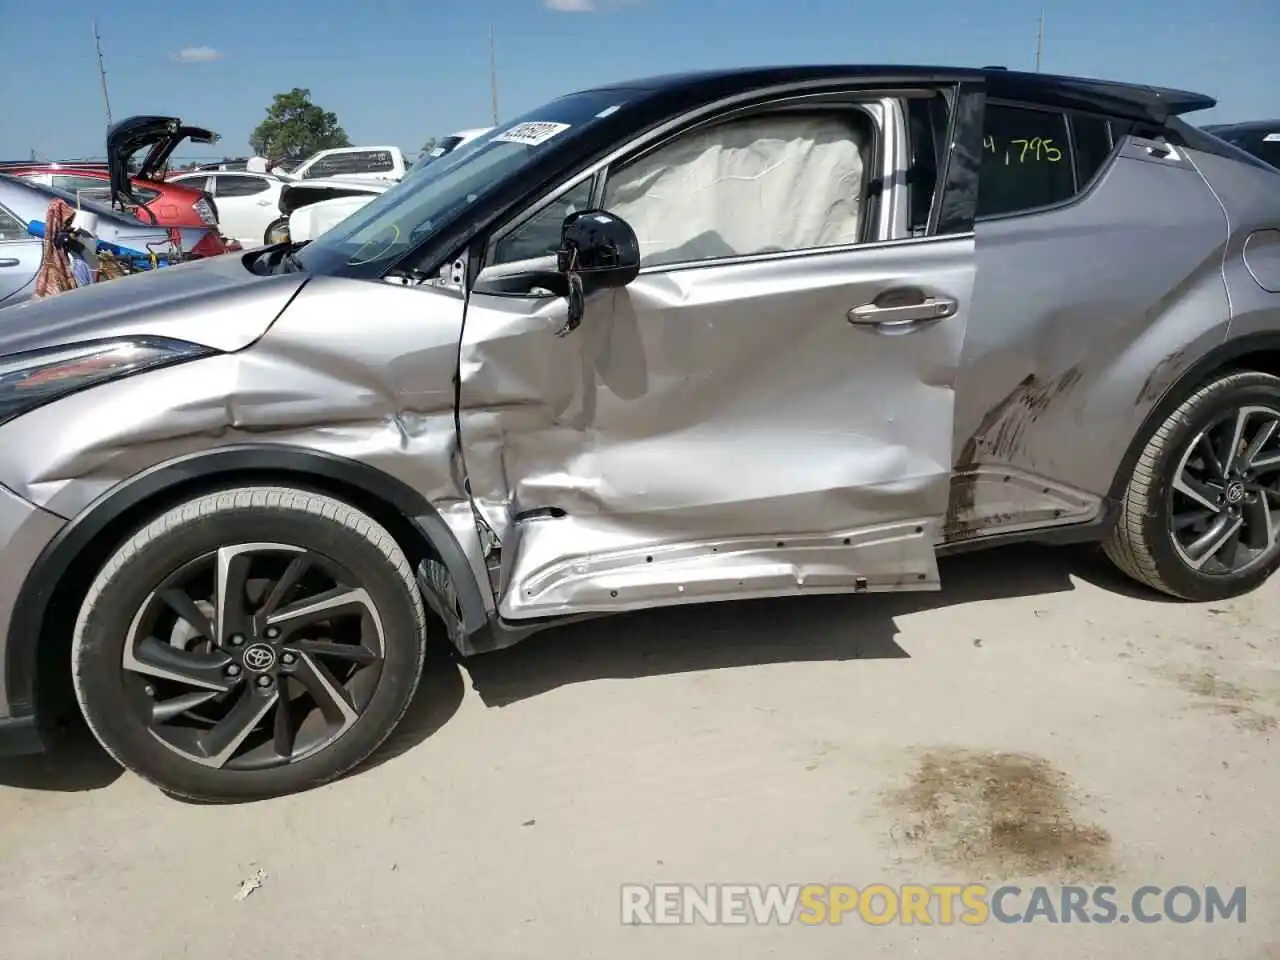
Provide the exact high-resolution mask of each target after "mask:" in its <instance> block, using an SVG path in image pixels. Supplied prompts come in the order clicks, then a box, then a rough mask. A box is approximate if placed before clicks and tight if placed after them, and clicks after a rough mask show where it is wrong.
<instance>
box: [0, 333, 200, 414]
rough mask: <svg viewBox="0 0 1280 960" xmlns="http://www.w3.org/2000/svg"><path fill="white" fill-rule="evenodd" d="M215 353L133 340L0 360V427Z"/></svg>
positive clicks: (162, 341)
mask: <svg viewBox="0 0 1280 960" xmlns="http://www.w3.org/2000/svg"><path fill="white" fill-rule="evenodd" d="M214 352H215V351H213V350H210V349H209V348H208V347H202V346H198V345H197V344H194V343H186V342H185V341H182V340H168V339H165V338H162V337H134V338H129V339H121V340H98V341H95V342H91V343H79V344H74V345H71V346H67V347H56V348H53V349H46V350H31V351H28V352H26V353H15V354H12V355H11V356H7V357H0V423H4V422H5V421H6V420H12V419H13V418H14V417H17V416H21V415H22V414H24V413H27V412H29V411H31V410H34V409H36V407H41V406H44V405H45V404H46V403H51V402H53V401H54V400H58V399H60V398H61V397H65V396H67V395H68V394H70V393H75V392H77V391H79V390H84V389H85V388H86V387H93V386H97V385H98V384H100V383H105V382H107V381H108V380H118V379H119V378H121V377H127V376H130V375H132V374H135V373H141V372H142V371H144V370H152V369H155V368H156V367H164V366H168V365H170V364H173V363H181V362H183V361H184V360H195V359H196V358H198V357H204V356H209V355H210V354H212V353H214Z"/></svg>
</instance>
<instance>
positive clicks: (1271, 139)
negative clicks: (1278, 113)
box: [1262, 133, 1280, 143]
mask: <svg viewBox="0 0 1280 960" xmlns="http://www.w3.org/2000/svg"><path fill="white" fill-rule="evenodd" d="M1262 142H1263V143H1280V133H1268V134H1267V135H1266V136H1265V137H1263V138H1262Z"/></svg>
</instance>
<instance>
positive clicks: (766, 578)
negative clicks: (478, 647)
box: [459, 238, 973, 620]
mask: <svg viewBox="0 0 1280 960" xmlns="http://www.w3.org/2000/svg"><path fill="white" fill-rule="evenodd" d="M972 286H973V246H972V239H971V238H957V239H934V240H923V241H912V242H905V243H896V244H882V245H875V246H865V247H861V248H856V249H845V250H840V251H833V252H823V253H819V254H811V255H807V256H780V257H776V258H772V259H768V258H766V259H759V260H754V261H746V262H742V261H740V262H732V263H721V264H716V265H707V266H695V267H685V268H683V269H667V270H653V271H649V272H646V273H643V274H642V275H641V276H640V277H639V278H638V279H637V280H636V281H635V282H633V283H632V284H631V285H630V286H629V287H627V288H625V289H622V290H617V291H604V292H601V293H598V294H596V295H594V296H592V297H590V298H589V299H588V302H587V310H586V316H585V319H584V321H583V323H582V326H581V327H580V328H579V329H578V330H577V331H576V332H575V333H573V334H572V335H570V336H567V337H564V338H559V337H557V336H556V335H555V334H556V331H557V330H558V329H559V328H560V327H561V325H562V324H563V322H564V318H565V310H566V307H565V303H564V301H563V300H559V299H551V298H544V299H536V298H520V297H500V296H492V295H481V294H473V295H472V296H471V298H470V301H469V303H468V307H467V314H466V319H465V323H464V328H463V338H462V344H461V355H460V365H459V372H460V394H459V426H460V429H461V438H462V449H463V453H464V458H465V461H466V469H467V474H468V478H469V483H470V491H471V494H472V497H473V500H474V503H475V505H476V508H477V511H478V513H479V514H480V515H481V516H482V517H483V519H484V521H485V522H486V523H488V525H489V526H490V527H492V529H493V531H494V532H495V533H496V534H497V536H498V538H499V539H500V541H501V557H502V570H501V577H500V583H499V598H498V610H499V612H500V613H501V615H502V616H503V617H505V618H507V619H512V620H518V619H523V618H530V617H543V616H551V615H561V614H572V613H588V612H611V611H620V610H627V609H632V608H638V607H645V606H652V605H655V604H658V605H660V604H676V603H684V602H693V601H705V600H724V599H734V598H743V597H752V596H773V595H781V594H789V593H824V592H844V591H859V590H868V591H876V590H895V589H936V588H937V586H938V573H937V566H936V563H935V558H934V541H935V540H936V538H937V535H938V529H939V525H940V523H941V520H942V517H943V515H944V514H945V511H946V505H947V490H948V484H949V479H950V473H951V463H952V449H951V444H952V417H953V384H954V379H955V372H956V365H957V361H958V359H959V356H960V350H961V345H962V343H963V340H964V331H965V325H966V322H967V317H968V307H969V301H970V296H971V291H972ZM911 290H916V291H919V292H923V293H924V294H925V295H927V296H928V297H930V298H932V300H933V302H936V303H943V304H946V303H954V305H955V307H954V312H951V313H950V315H947V316H941V315H942V314H943V313H947V312H948V311H947V309H946V307H942V308H939V314H938V316H939V317H940V318H935V319H925V320H919V321H910V320H909V318H910V317H911V316H912V315H915V316H919V315H920V314H921V311H920V310H916V311H914V313H913V311H910V310H899V311H893V310H889V311H883V312H882V313H881V315H880V317H881V318H882V319H886V320H889V321H891V322H890V323H888V324H884V325H880V326H877V325H875V324H874V323H873V322H872V321H874V320H875V319H876V315H875V314H874V313H870V312H869V311H868V310H866V309H860V308H865V307H866V306H867V305H870V304H872V303H873V302H876V301H877V298H879V301H878V302H879V305H881V306H893V305H894V303H895V301H894V300H893V298H894V297H895V296H896V297H897V298H898V299H897V301H896V303H898V304H899V305H900V304H902V303H907V304H908V305H910V300H911V298H910V296H909V292H910V291H911ZM904 291H906V292H907V294H908V295H907V296H905V297H904V296H903V294H904ZM886 297H887V298H888V299H886ZM854 321H857V322H854Z"/></svg>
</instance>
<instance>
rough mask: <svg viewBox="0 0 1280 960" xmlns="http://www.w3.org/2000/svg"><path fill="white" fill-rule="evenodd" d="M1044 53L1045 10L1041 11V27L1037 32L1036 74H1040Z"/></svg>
mask: <svg viewBox="0 0 1280 960" xmlns="http://www.w3.org/2000/svg"><path fill="white" fill-rule="evenodd" d="M1043 52H1044V10H1043V9H1042V10H1041V11H1040V27H1039V29H1037V30H1036V73H1039V72H1040V55H1041V54H1042V53H1043Z"/></svg>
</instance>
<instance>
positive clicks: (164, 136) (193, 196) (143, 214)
mask: <svg viewBox="0 0 1280 960" xmlns="http://www.w3.org/2000/svg"><path fill="white" fill-rule="evenodd" d="M188 139H190V140H192V141H193V142H195V143H214V142H215V141H217V140H218V139H219V137H218V135H217V134H216V133H213V132H212V131H210V130H204V129H201V128H199V127H188V126H184V125H183V123H182V121H181V120H179V119H177V118H176V117H151V116H140V117H129V118H128V119H126V120H121V121H120V122H119V123H117V124H115V125H114V126H113V127H112V128H111V130H110V131H108V133H107V157H108V160H107V163H106V164H102V165H99V164H76V163H74V162H73V163H43V164H36V163H33V164H6V165H5V166H4V172H5V173H7V174H9V175H10V176H15V177H21V178H22V179H24V180H30V181H32V182H34V183H40V184H44V185H45V186H50V187H56V188H59V189H61V190H65V191H66V192H68V193H71V194H74V195H76V196H82V197H84V198H86V199H89V200H96V201H99V202H101V203H108V204H110V205H111V206H115V207H119V208H123V209H125V210H127V211H129V212H131V213H132V214H133V215H134V216H136V217H137V218H138V219H139V220H142V221H143V222H144V223H153V224H155V225H157V226H164V227H214V228H215V229H214V230H212V231H210V232H209V234H208V235H207V236H206V237H205V238H204V239H203V240H201V241H200V243H199V244H198V245H197V247H196V248H195V249H194V250H193V251H192V252H193V253H196V254H198V255H200V256H206V257H210V256H216V255H218V254H220V253H226V252H228V251H230V250H237V249H239V248H240V247H239V244H236V243H234V242H229V241H227V240H225V239H223V238H222V236H221V235H220V234H219V233H218V231H217V229H216V228H217V225H218V208H217V206H216V205H215V204H214V201H213V198H212V197H211V196H209V195H208V194H207V193H205V192H204V191H202V190H196V189H193V188H191V187H187V186H183V185H182V184H180V183H167V182H165V180H164V174H165V164H166V163H167V162H168V159H169V157H170V156H172V154H173V152H174V150H176V149H177V147H178V145H179V144H181V143H182V142H183V141H184V140H188ZM146 147H149V148H150V149H149V150H148V152H147V154H146V156H145V157H144V158H143V160H142V162H141V163H139V164H138V165H137V167H136V168H135V169H134V170H133V171H130V169H129V162H130V160H131V159H132V158H133V156H134V155H135V154H136V153H138V152H139V151H140V150H142V149H143V148H146Z"/></svg>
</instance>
